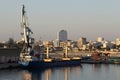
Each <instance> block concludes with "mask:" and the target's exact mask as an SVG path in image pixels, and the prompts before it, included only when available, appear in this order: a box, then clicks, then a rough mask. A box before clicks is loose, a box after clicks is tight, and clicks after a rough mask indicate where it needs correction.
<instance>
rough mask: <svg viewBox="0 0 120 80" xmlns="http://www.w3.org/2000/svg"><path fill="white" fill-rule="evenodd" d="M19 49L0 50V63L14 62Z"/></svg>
mask: <svg viewBox="0 0 120 80" xmlns="http://www.w3.org/2000/svg"><path fill="white" fill-rule="evenodd" d="M19 53H20V49H17V48H0V63H8V62H15V61H17V60H18V58H19Z"/></svg>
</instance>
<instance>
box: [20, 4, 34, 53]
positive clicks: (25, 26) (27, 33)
mask: <svg viewBox="0 0 120 80" xmlns="http://www.w3.org/2000/svg"><path fill="white" fill-rule="evenodd" d="M21 27H22V28H23V33H22V34H23V39H24V43H25V45H24V47H23V51H22V52H24V53H25V54H29V55H30V52H31V51H32V46H31V44H33V43H34V38H32V37H31V35H32V34H33V32H32V30H31V29H30V28H29V27H28V22H27V17H26V11H25V6H24V5H22V10H21Z"/></svg>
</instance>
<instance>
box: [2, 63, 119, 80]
mask: <svg viewBox="0 0 120 80" xmlns="http://www.w3.org/2000/svg"><path fill="white" fill-rule="evenodd" d="M0 80H120V65H118V64H81V65H79V66H72V67H56V68H48V69H39V70H23V69H11V70H10V69H5V70H0Z"/></svg>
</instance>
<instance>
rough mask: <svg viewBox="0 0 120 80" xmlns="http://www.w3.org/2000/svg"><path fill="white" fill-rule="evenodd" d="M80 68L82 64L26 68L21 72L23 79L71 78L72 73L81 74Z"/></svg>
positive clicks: (48, 79)
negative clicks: (34, 68)
mask: <svg viewBox="0 0 120 80" xmlns="http://www.w3.org/2000/svg"><path fill="white" fill-rule="evenodd" d="M80 68H81V66H76V67H62V68H60V67H59V68H49V69H43V70H29V71H27V70H25V71H23V72H22V73H21V74H22V75H21V76H22V80H69V78H70V76H71V74H73V75H74V76H79V70H80Z"/></svg>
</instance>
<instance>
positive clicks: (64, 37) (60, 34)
mask: <svg viewBox="0 0 120 80" xmlns="http://www.w3.org/2000/svg"><path fill="white" fill-rule="evenodd" d="M57 39H58V40H59V41H60V42H61V41H67V31H66V30H61V31H60V32H58V34H57Z"/></svg>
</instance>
